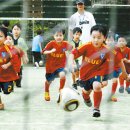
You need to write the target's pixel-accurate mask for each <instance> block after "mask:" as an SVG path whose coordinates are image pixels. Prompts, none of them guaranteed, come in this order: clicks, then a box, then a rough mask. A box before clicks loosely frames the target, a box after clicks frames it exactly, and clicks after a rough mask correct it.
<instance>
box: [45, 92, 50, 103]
mask: <svg viewBox="0 0 130 130" xmlns="http://www.w3.org/2000/svg"><path fill="white" fill-rule="evenodd" d="M45 100H46V101H50V94H49V92H45Z"/></svg>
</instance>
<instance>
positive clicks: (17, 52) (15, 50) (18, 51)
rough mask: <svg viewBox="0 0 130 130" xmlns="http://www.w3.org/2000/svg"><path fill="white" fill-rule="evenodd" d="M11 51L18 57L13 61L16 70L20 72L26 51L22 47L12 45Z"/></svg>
mask: <svg viewBox="0 0 130 130" xmlns="http://www.w3.org/2000/svg"><path fill="white" fill-rule="evenodd" d="M10 52H11V54H12V55H14V56H15V57H16V59H17V61H16V60H15V61H13V62H14V64H13V66H14V69H15V71H16V72H20V68H21V58H22V56H23V55H24V52H23V51H22V50H21V49H18V48H16V47H15V46H11V47H10Z"/></svg>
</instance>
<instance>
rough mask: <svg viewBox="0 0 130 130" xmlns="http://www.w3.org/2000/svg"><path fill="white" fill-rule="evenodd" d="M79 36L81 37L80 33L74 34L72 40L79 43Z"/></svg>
mask: <svg viewBox="0 0 130 130" xmlns="http://www.w3.org/2000/svg"><path fill="white" fill-rule="evenodd" d="M80 36H81V33H80V32H76V33H75V34H74V35H73V40H74V41H79V40H80Z"/></svg>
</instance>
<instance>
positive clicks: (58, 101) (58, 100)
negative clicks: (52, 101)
mask: <svg viewBox="0 0 130 130" xmlns="http://www.w3.org/2000/svg"><path fill="white" fill-rule="evenodd" d="M57 103H60V93H58V99H57Z"/></svg>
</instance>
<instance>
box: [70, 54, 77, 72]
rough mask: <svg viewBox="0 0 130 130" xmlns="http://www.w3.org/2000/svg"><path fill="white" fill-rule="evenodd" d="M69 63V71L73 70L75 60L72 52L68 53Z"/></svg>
mask: <svg viewBox="0 0 130 130" xmlns="http://www.w3.org/2000/svg"><path fill="white" fill-rule="evenodd" d="M68 61H69V62H68V63H69V69H70V71H71V72H74V70H75V68H76V64H75V60H74V54H70V55H69V58H68Z"/></svg>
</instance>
